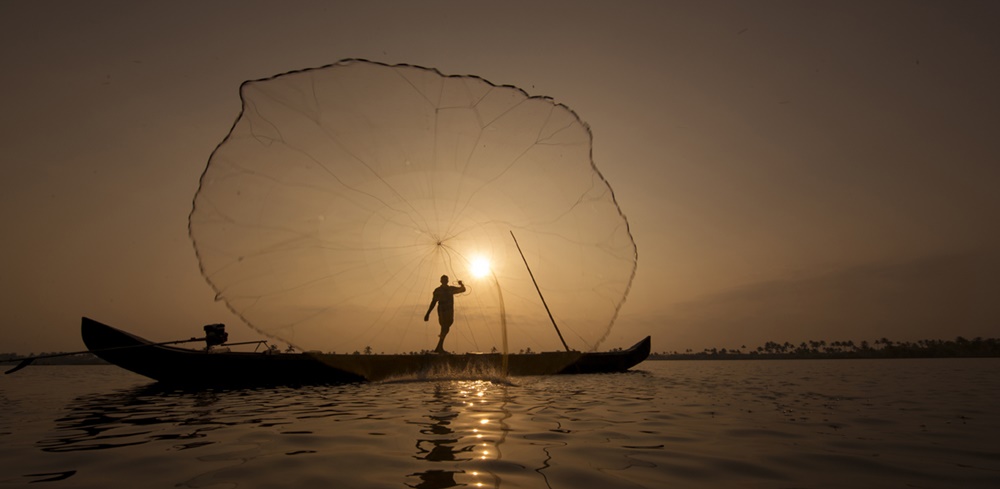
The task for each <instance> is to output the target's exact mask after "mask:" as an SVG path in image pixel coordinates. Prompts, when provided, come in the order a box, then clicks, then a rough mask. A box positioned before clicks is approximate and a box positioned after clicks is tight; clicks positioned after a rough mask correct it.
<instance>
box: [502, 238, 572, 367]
mask: <svg viewBox="0 0 1000 489" xmlns="http://www.w3.org/2000/svg"><path fill="white" fill-rule="evenodd" d="M510 237H511V238H514V246H517V252H518V253H520V254H521V259H522V260H524V268H527V269H528V275H529V276H530V277H531V283H533V284H535V290H536V291H538V297H540V298H541V299H542V305H543V306H545V312H546V313H547V314H548V315H549V321H552V327H553V328H555V329H556V334H557V335H559V341H561V342H562V344H563V348H566V351H573V350H570V349H569V345H567V344H566V340H564V339H563V335H562V333H561V332H560V331H559V326H556V320H555V318H553V317H552V311H550V310H549V305H548V304H547V303H546V302H545V297H544V296H543V295H542V289H539V288H538V281H536V280H535V274H533V273H531V267H530V266H528V259H527V258H525V257H524V252H523V251H521V245H519V244H518V243H517V237H516V236H514V231H511V232H510Z"/></svg>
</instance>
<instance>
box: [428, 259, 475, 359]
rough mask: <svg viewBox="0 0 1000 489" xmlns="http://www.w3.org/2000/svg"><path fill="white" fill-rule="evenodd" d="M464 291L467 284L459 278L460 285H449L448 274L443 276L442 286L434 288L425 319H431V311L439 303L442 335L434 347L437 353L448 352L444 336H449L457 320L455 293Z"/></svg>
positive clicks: (439, 321) (439, 320)
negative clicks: (445, 348) (445, 347)
mask: <svg viewBox="0 0 1000 489" xmlns="http://www.w3.org/2000/svg"><path fill="white" fill-rule="evenodd" d="M462 292H465V284H463V283H462V281H461V280H459V281H458V287H452V286H450V285H448V276H447V275H442V276H441V286H440V287H438V288H436V289H434V297H433V298H432V299H431V306H430V307H428V308H427V314H424V321H428V320H430V317H431V311H433V310H434V306H435V305H437V306H438V323H439V324H441V335H440V336H439V338H438V344H437V347H436V348H434V352H435V353H447V352H446V351H444V337H445V336H448V330H450V329H451V323H453V322H455V294H461V293H462Z"/></svg>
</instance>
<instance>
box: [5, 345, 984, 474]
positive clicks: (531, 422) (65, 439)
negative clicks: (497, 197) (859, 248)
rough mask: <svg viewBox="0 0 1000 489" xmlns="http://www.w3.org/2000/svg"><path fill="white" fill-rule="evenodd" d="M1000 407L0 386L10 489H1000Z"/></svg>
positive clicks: (937, 383)
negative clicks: (854, 488) (14, 488)
mask: <svg viewBox="0 0 1000 489" xmlns="http://www.w3.org/2000/svg"><path fill="white" fill-rule="evenodd" d="M998 393H1000V359H947V360H944V359H934V360H932V359H928V360H789V361H773V360H772V361H647V362H645V363H642V364H640V365H639V367H638V368H637V369H636V370H635V371H633V372H630V373H626V374H607V375H580V376H559V377H525V378H513V379H510V381H500V380H497V379H494V380H491V381H490V380H463V379H447V378H446V379H433V380H403V381H395V382H386V383H373V384H356V385H342V386H322V387H304V388H277V389H275V388H270V389H249V390H202V391H188V392H184V391H175V390H169V389H165V388H162V387H158V386H157V385H156V384H153V383H152V382H151V381H148V380H146V379H144V378H142V377H139V376H137V375H134V374H131V373H129V372H126V371H124V370H120V369H118V368H116V367H112V366H31V367H28V368H27V369H25V370H22V371H20V372H17V373H16V374H13V375H6V376H0V487H21V486H25V487H33V488H45V487H49V488H53V489H61V488H77V487H88V488H89V487H93V488H100V487H181V488H234V487H240V488H268V487H303V488H325V487H330V488H335V487H336V488H354V487H357V488H362V487H390V488H391V487H407V486H408V487H414V488H446V487H473V488H474V487H494V488H499V487H502V488H515V487H527V488H567V489H570V488H591V487H592V488H640V487H645V488H661V487H673V488H677V487H768V488H798V487H802V488H824V487H916V488H970V487H983V488H987V487H988V488H993V489H995V488H997V487H1000V394H998ZM29 484H30V486H29Z"/></svg>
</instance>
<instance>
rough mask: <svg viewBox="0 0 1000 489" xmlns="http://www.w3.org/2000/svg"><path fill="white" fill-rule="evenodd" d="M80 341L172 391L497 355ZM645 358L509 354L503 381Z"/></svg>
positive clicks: (108, 333)
mask: <svg viewBox="0 0 1000 489" xmlns="http://www.w3.org/2000/svg"><path fill="white" fill-rule="evenodd" d="M206 332H207V330H206ZM81 334H82V336H83V342H84V344H86V345H87V348H88V349H90V351H91V352H93V353H94V354H95V355H97V356H98V357H100V358H102V359H104V360H105V361H107V362H109V363H112V364H115V365H117V366H119V367H122V368H124V369H126V370H130V371H132V372H135V373H137V374H140V375H143V376H146V377H149V378H151V379H154V380H158V381H160V382H164V383H169V384H178V385H191V386H234V385H245V386H258V385H305V384H338V383H350V382H363V381H377V380H384V379H388V378H394V377H413V376H417V377H420V376H427V375H434V374H445V375H447V374H449V373H450V374H452V375H482V376H490V375H502V374H503V372H501V368H502V367H501V365H502V355H501V354H500V353H466V354H453V355H438V354H420V355H405V354H393V355H351V354H332V353H315V352H306V353H280V352H274V351H271V350H269V351H267V352H236V351H225V350H221V351H212V348H207V349H200V350H194V349H189V348H179V347H175V346H170V345H159V344H156V343H153V342H150V341H148V340H145V339H143V338H140V337H138V336H135V335H133V334H130V333H127V332H125V331H122V330H119V329H116V328H113V327H111V326H108V325H106V324H103V323H100V322H98V321H95V320H93V319H90V318H86V317H85V318H83V321H82V324H81ZM223 345H224V344H223ZM215 346H219V345H215ZM649 352H650V337H648V336H647V337H646V338H644V339H643V340H642V341H639V342H638V343H636V344H635V345H633V346H632V347H630V348H628V349H625V350H617V351H609V352H578V351H569V352H566V351H559V352H542V353H530V354H510V355H508V373H509V375H514V376H525V375H551V374H586V373H612V372H624V371H626V370H628V369H630V368H632V367H634V366H635V365H637V364H639V363H640V362H642V361H643V360H645V359H646V357H648V356H649Z"/></svg>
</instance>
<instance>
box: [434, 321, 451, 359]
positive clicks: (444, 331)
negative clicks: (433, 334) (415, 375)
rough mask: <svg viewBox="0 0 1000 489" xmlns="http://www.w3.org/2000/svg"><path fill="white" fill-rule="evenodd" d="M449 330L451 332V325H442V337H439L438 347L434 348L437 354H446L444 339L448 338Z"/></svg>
mask: <svg viewBox="0 0 1000 489" xmlns="http://www.w3.org/2000/svg"><path fill="white" fill-rule="evenodd" d="M449 330H451V325H450V324H444V323H442V324H441V335H440V336H438V344H437V347H436V348H434V351H435V352H437V353H444V337H445V336H448V331H449Z"/></svg>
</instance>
